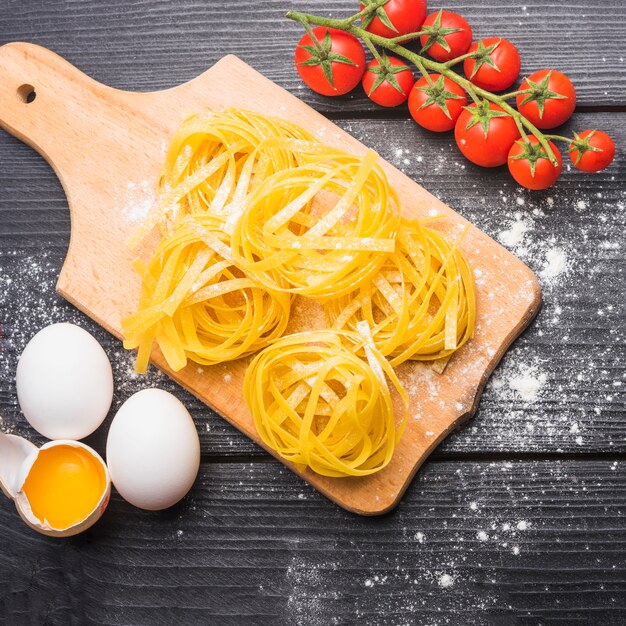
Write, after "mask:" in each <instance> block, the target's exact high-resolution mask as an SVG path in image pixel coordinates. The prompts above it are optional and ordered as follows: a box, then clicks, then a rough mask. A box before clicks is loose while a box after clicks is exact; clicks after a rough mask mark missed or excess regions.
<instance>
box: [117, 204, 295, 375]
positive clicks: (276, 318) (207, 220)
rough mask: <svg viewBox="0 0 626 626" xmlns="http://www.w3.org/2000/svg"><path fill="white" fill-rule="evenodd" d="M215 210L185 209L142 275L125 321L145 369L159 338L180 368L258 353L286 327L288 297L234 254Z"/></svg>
mask: <svg viewBox="0 0 626 626" xmlns="http://www.w3.org/2000/svg"><path fill="white" fill-rule="evenodd" d="M218 224H219V223H218V221H217V220H216V219H215V218H213V217H211V216H206V215H205V216H191V215H188V216H185V217H183V218H181V219H180V220H179V224H178V226H177V227H176V228H175V229H174V231H173V232H172V233H171V234H170V235H169V236H167V237H165V238H164V239H162V240H161V242H160V244H159V246H158V248H157V250H156V252H155V254H154V256H153V258H152V260H151V261H150V263H149V264H148V265H147V266H144V265H143V264H141V263H138V264H137V269H138V271H139V273H140V275H141V278H142V291H141V297H140V302H139V310H138V311H137V312H136V313H134V314H132V315H129V316H128V317H126V318H125V319H124V320H122V329H123V332H124V337H125V340H124V346H125V347H126V348H129V349H132V348H138V357H137V365H136V369H137V371H139V372H144V371H145V370H146V368H147V365H148V359H149V357H150V352H151V351H152V346H153V342H155V341H156V343H157V345H158V346H159V348H160V349H161V351H162V352H163V356H164V357H165V359H166V360H167V362H168V364H169V366H170V367H171V368H172V369H173V370H174V371H178V370H180V369H181V368H183V367H184V366H185V365H186V364H187V360H188V359H191V360H192V361H195V362H196V363H200V364H203V365H214V364H216V363H222V362H224V361H231V360H233V359H238V358H240V357H243V356H247V355H249V354H252V353H254V352H257V351H258V350H260V349H261V348H263V347H265V346H266V345H268V343H269V342H271V341H272V340H274V339H276V338H278V337H280V336H281V335H282V334H283V333H284V332H285V328H286V327H287V323H288V321H289V312H290V304H291V303H290V296H289V294H287V293H282V292H277V291H272V290H268V289H266V288H264V287H260V286H259V285H258V284H256V283H255V282H254V281H253V280H251V279H250V278H248V277H247V276H246V275H245V273H244V272H242V271H241V269H240V268H239V267H238V266H237V264H236V263H235V262H234V261H233V260H232V257H231V254H230V247H229V245H228V243H229V241H228V236H227V235H226V234H225V233H224V231H223V230H221V229H220V228H219V225H218Z"/></svg>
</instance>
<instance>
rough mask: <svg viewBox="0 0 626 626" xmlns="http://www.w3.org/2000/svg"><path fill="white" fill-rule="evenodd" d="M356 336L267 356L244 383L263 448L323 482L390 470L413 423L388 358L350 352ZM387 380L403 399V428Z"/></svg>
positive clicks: (288, 344)
mask: <svg viewBox="0 0 626 626" xmlns="http://www.w3.org/2000/svg"><path fill="white" fill-rule="evenodd" d="M363 341H364V339H363V338H362V337H360V336H359V335H356V334H354V333H352V334H348V335H346V334H345V333H337V332H333V331H310V332H303V333H298V334H294V335H289V336H287V337H283V338H282V339H279V340H278V341H276V342H275V343H273V344H272V345H270V346H268V347H267V348H265V349H264V350H263V351H262V352H260V353H259V354H258V355H257V356H256V357H255V358H254V360H253V361H252V363H251V365H250V367H249V368H248V370H247V372H246V376H245V380H244V393H245V397H246V402H247V403H248V406H249V407H250V410H251V411H252V415H253V418H254V424H255V426H256V429H257V431H258V433H259V435H260V437H261V439H262V440H263V442H264V443H265V444H266V445H267V446H268V447H269V448H270V449H272V450H274V451H275V452H276V453H277V454H279V455H280V456H281V457H282V458H283V459H285V460H286V461H289V462H291V463H294V464H296V465H297V466H299V467H300V468H301V469H303V468H304V467H309V468H311V469H312V470H313V471H315V472H317V473H318V474H322V475H324V476H335V477H338V476H367V475H369V474H373V473H375V472H378V471H380V470H381V469H382V468H383V467H385V466H386V465H388V464H389V462H390V461H391V458H392V456H393V452H394V449H395V446H396V443H397V441H398V439H399V438H400V436H401V434H402V431H403V429H404V426H405V423H406V412H407V407H408V398H407V395H406V392H405V391H404V390H403V388H402V385H401V384H400V381H399V380H398V379H397V378H396V375H395V373H394V371H393V369H392V368H391V367H390V366H389V364H388V362H387V361H386V359H385V358H384V357H383V356H382V355H380V353H379V352H378V351H377V350H376V349H375V348H374V347H373V346H369V347H368V349H367V352H368V361H365V360H363V359H361V358H359V357H357V356H356V355H355V354H353V353H352V352H351V351H349V350H348V349H347V348H346V347H345V345H344V344H345V343H350V342H352V343H353V344H354V345H358V344H359V343H360V344H362V343H363ZM385 375H386V376H387V377H388V378H389V380H390V381H391V382H392V384H393V386H394V387H395V389H396V390H397V392H398V393H399V394H400V397H401V400H402V402H403V404H404V412H403V415H402V418H401V420H400V422H399V424H398V425H396V419H395V417H394V409H393V402H392V394H391V392H390V390H389V388H388V386H387V382H386V380H385Z"/></svg>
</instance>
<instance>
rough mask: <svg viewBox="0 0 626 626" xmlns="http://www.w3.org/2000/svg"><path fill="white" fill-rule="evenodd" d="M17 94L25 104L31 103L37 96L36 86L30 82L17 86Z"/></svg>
mask: <svg viewBox="0 0 626 626" xmlns="http://www.w3.org/2000/svg"><path fill="white" fill-rule="evenodd" d="M17 95H18V97H19V98H20V100H21V101H22V102H23V103H24V104H30V103H31V102H33V101H34V100H35V98H36V97H37V93H36V92H35V88H34V87H33V86H32V85H28V84H24V85H20V86H19V87H18V88H17Z"/></svg>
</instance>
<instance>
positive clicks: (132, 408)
mask: <svg viewBox="0 0 626 626" xmlns="http://www.w3.org/2000/svg"><path fill="white" fill-rule="evenodd" d="M106 459H107V465H108V467H109V472H110V473H111V479H112V481H113V484H114V485H115V488H116V489H117V490H118V491H119V493H120V495H121V496H122V497H123V498H124V499H125V500H127V501H128V502H130V503H131V504H133V505H135V506H137V507H139V508H141V509H148V510H150V511H156V510H159V509H166V508H167V507H170V506H172V505H173V504H176V502H178V501H179V500H180V499H181V498H182V497H183V496H184V495H185V494H186V493H187V492H188V491H189V489H191V486H192V485H193V483H194V481H195V479H196V476H197V474H198V469H199V467H200V440H199V439H198V433H197V431H196V427H195V425H194V423H193V420H192V419H191V416H190V415H189V413H188V411H187V409H185V407H184V406H183V404H182V403H181V402H180V401H179V400H178V399H177V398H175V397H174V396H173V395H172V394H170V393H167V391H163V390H161V389H144V390H143V391H140V392H138V393H136V394H135V395H133V396H131V397H130V398H129V399H128V400H126V402H125V403H124V404H123V405H122V406H121V408H120V410H119V411H118V412H117V415H116V416H115V417H114V418H113V423H112V424H111V428H110V430H109V436H108V439H107V450H106Z"/></svg>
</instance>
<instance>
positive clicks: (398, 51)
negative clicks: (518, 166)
mask: <svg viewBox="0 0 626 626" xmlns="http://www.w3.org/2000/svg"><path fill="white" fill-rule="evenodd" d="M366 1H367V0H366ZM386 2H387V0H370V2H369V3H368V4H367V6H365V8H364V9H362V10H361V11H359V12H358V13H355V14H354V15H351V16H350V17H347V18H345V19H334V18H330V17H319V16H316V15H309V14H308V13H299V12H297V11H289V12H288V13H287V18H289V19H291V20H294V21H296V22H299V23H300V24H302V26H303V27H304V28H305V29H306V31H307V32H308V33H309V36H310V37H311V39H312V40H313V41H314V42H316V41H317V39H316V38H315V36H314V35H313V33H312V28H311V27H312V26H327V27H330V28H336V29H338V30H342V31H344V32H347V33H350V34H351V35H354V36H355V37H357V38H358V39H360V40H362V41H363V42H364V43H365V45H366V46H367V47H368V48H369V50H370V51H371V52H372V54H373V55H374V57H375V58H379V53H378V51H377V50H376V48H375V46H380V47H381V48H384V49H386V50H389V51H390V52H393V53H394V54H395V55H397V56H400V57H403V58H404V59H406V60H407V61H409V62H411V63H412V64H413V65H415V66H416V67H417V69H418V70H419V71H420V73H421V74H422V75H423V76H424V77H425V78H426V80H427V81H428V82H429V83H430V77H429V71H432V72H435V73H437V74H442V75H443V76H446V77H447V78H449V79H450V80H451V81H453V82H455V83H456V84H457V85H459V86H460V87H462V88H463V89H464V90H465V91H466V92H467V93H468V94H469V96H470V98H471V99H472V100H473V101H474V102H475V103H476V104H477V105H480V104H481V102H480V99H481V98H482V99H483V100H487V101H488V102H493V103H494V104H497V105H498V106H500V107H501V108H502V109H503V110H504V111H505V112H506V113H507V114H508V115H510V116H511V117H512V118H513V119H514V120H515V123H516V124H517V127H518V129H519V130H520V134H521V135H522V137H523V138H525V137H526V133H525V132H523V129H526V130H527V131H528V132H529V133H531V134H532V135H534V136H535V137H536V138H537V140H538V141H539V143H540V144H541V146H542V147H543V149H544V150H545V153H546V155H547V156H548V158H549V159H550V161H551V162H552V163H553V164H555V165H556V163H557V159H556V156H555V155H554V152H553V151H552V148H551V147H550V144H549V143H548V139H555V140H559V141H566V142H568V144H575V143H576V141H575V139H569V138H567V137H561V136H557V135H545V134H544V133H542V132H541V131H540V130H539V129H538V128H537V127H536V126H535V125H534V124H533V123H532V122H530V121H529V120H528V119H527V118H526V117H525V116H524V115H522V114H521V113H520V112H519V111H518V110H517V109H515V108H514V107H512V106H511V105H510V104H509V103H508V102H507V101H508V100H511V99H512V98H515V97H516V96H518V95H520V94H521V93H526V91H513V92H509V93H505V94H503V95H497V94H495V93H492V92H490V91H487V90H486V89H482V88H480V87H477V86H476V85H474V84H473V83H472V82H471V81H469V80H468V79H467V78H466V77H465V76H461V75H460V74H457V73H456V72H455V71H454V70H452V69H451V68H452V67H453V66H454V65H456V64H457V63H460V62H461V61H464V60H465V59H468V58H472V57H473V56H475V53H467V54H463V55H461V56H459V57H457V58H455V59H452V60H450V61H447V62H445V63H439V62H437V61H434V60H432V59H429V58H427V57H425V56H422V55H420V54H418V53H417V52H414V51H412V50H409V49H408V48H406V47H404V46H403V45H402V43H404V42H407V41H411V40H414V39H416V38H418V37H419V36H421V35H423V34H426V33H425V32H423V31H420V32H416V33H409V34H406V35H401V36H399V37H393V38H387V37H381V36H379V35H375V34H373V33H370V32H368V31H367V30H365V29H364V28H361V27H360V26H358V25H356V22H359V21H360V20H362V18H364V17H366V16H367V15H369V14H370V13H372V12H373V11H375V10H376V9H377V8H379V7H381V6H383V5H384V4H385V3H386Z"/></svg>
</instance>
